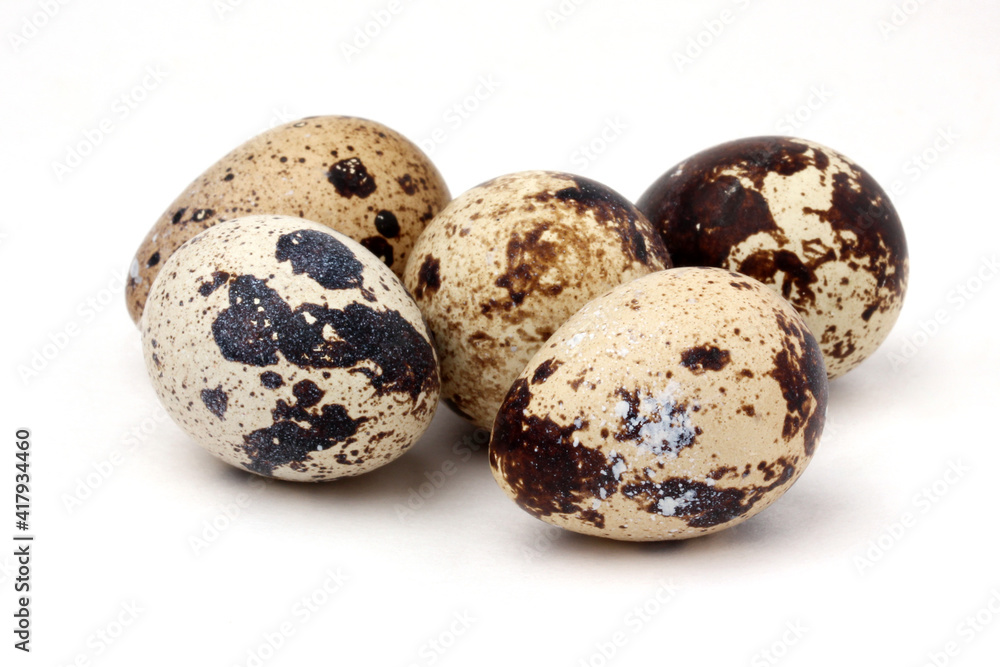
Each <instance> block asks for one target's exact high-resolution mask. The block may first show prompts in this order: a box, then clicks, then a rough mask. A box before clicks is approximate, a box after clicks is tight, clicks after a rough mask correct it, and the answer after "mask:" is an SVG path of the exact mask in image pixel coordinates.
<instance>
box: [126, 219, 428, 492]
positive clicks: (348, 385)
mask: <svg viewBox="0 0 1000 667" xmlns="http://www.w3.org/2000/svg"><path fill="white" fill-rule="evenodd" d="M140 329H141V332H142V340H143V350H144V355H145V359H146V368H147V370H148V372H149V377H150V379H151V380H152V383H153V386H154V388H155V389H156V393H157V394H158V395H159V398H160V400H161V401H162V403H163V405H164V407H165V408H166V410H167V412H168V413H169V414H170V416H171V417H172V418H173V419H174V421H175V422H176V423H177V424H178V425H179V426H180V427H181V428H182V429H183V430H184V431H186V432H187V433H188V434H189V435H190V436H191V437H192V438H193V439H194V440H195V441H197V442H198V444H200V445H201V446H202V447H204V448H205V449H207V450H208V451H209V452H211V453H212V454H214V455H216V456H218V457H219V458H221V459H222V460H224V461H226V462H227V463H230V464H232V465H234V466H237V467H240V468H244V469H246V470H249V471H251V472H255V473H257V474H259V475H264V476H268V477H277V478H280V479H286V480H294V481H307V482H309V481H324V480H330V479H336V478H338V477H345V476H349V475H359V474H361V473H364V472H367V471H369V470H372V469H373V468H377V467H378V466H381V465H383V464H385V463H387V462H389V461H392V460H393V459H395V458H396V457H398V456H399V455H401V454H402V453H403V452H405V451H406V450H407V449H408V448H409V447H410V446H411V445H413V443H414V442H416V441H417V439H418V438H419V437H420V435H421V434H422V433H423V432H424V430H425V429H426V428H427V426H428V424H429V423H430V421H431V418H432V417H433V415H434V410H435V408H436V406H437V400H438V390H439V383H438V371H437V360H436V357H435V354H434V348H433V347H432V346H431V343H430V339H429V334H428V332H427V330H426V328H425V325H424V322H423V319H422V318H421V316H420V311H419V310H418V309H417V306H416V304H415V303H414V302H413V299H412V298H410V296H409V294H407V292H406V290H405V288H404V287H403V285H402V284H401V283H400V281H399V279H398V278H397V277H396V276H395V274H393V272H392V271H391V270H390V269H389V268H388V267H387V266H385V264H383V263H382V262H380V261H379V260H378V258H376V257H375V256H374V255H372V254H371V253H370V252H368V251H367V250H366V249H365V248H363V247H362V246H361V245H359V244H358V243H356V242H355V241H352V240H351V239H349V238H348V237H346V236H344V235H343V234H339V233H337V232H334V231H333V230H331V229H329V228H328V227H325V226H323V225H320V224H317V223H314V222H309V221H306V220H302V219H299V218H293V217H285V216H250V217H246V218H239V219H236V220H232V221H228V222H225V223H223V224H220V225H216V226H213V227H211V228H210V229H208V230H206V231H204V232H202V233H201V234H198V235H197V236H195V237H194V238H192V239H190V240H189V241H188V242H187V243H185V244H184V245H183V246H181V247H180V248H179V249H178V250H177V252H175V253H174V254H173V255H172V256H171V257H170V258H168V259H167V260H166V261H165V262H164V265H163V270H162V271H160V274H159V275H158V276H157V278H156V280H155V282H154V283H153V288H152V290H151V292H150V295H149V300H148V302H147V304H146V308H145V310H144V312H143V316H142V319H141V321H140Z"/></svg>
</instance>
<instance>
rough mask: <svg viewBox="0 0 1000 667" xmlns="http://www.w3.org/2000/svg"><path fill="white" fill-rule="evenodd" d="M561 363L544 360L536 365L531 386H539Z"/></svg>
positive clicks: (553, 360) (554, 360)
mask: <svg viewBox="0 0 1000 667" xmlns="http://www.w3.org/2000/svg"><path fill="white" fill-rule="evenodd" d="M562 364H563V362H561V361H558V360H556V359H546V360H545V361H543V362H542V363H540V364H539V365H538V368H536V369H535V372H534V374H532V376H531V384H541V383H542V382H545V381H546V380H548V379H549V377H551V376H552V374H553V373H555V372H556V371H557V370H558V369H559V367H560V366H562Z"/></svg>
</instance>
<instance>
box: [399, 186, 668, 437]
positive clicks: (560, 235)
mask: <svg viewBox="0 0 1000 667" xmlns="http://www.w3.org/2000/svg"><path fill="white" fill-rule="evenodd" d="M669 266H670V258H669V256H668V255H667V252H666V249H665V248H664V246H663V243H662V241H661V240H660V239H659V237H658V236H657V234H656V232H655V231H654V230H653V228H652V227H651V226H650V224H649V222H648V221H647V220H646V219H645V218H643V216H642V215H641V214H640V213H639V212H638V211H637V210H636V208H635V206H633V205H632V203H631V202H629V201H627V200H626V199H625V198H623V197H622V196H621V195H619V194H618V193H617V192H615V191H614V190H612V189H610V188H608V187H607V186H604V185H601V184H600V183H596V182H594V181H592V180H589V179H586V178H583V177H580V176H574V175H572V174H564V173H558V172H546V171H527V172H520V173H516V174H509V175H506V176H501V177H499V178H496V179H493V180H491V181H488V182H486V183H483V184H482V185H479V186H477V187H475V188H473V189H471V190H469V191H468V192H466V193H464V194H463V195H461V196H460V197H458V198H457V199H455V200H454V201H452V202H451V203H450V204H449V205H448V206H447V207H446V208H445V209H444V210H443V211H442V212H441V213H439V214H438V215H437V216H436V217H435V218H434V220H432V221H431V223H430V224H429V225H428V226H427V229H426V230H424V233H423V234H421V236H420V238H419V239H418V240H417V243H416V245H415V246H414V248H413V254H412V255H411V258H410V261H409V262H408V263H407V266H406V272H405V273H404V276H403V280H404V282H405V284H406V286H407V288H408V289H409V290H410V291H411V293H412V294H413V295H414V297H415V298H416V301H417V304H418V305H419V306H420V309H421V311H422V312H423V313H424V317H425V318H426V319H427V322H428V325H429V326H430V328H431V331H432V332H433V333H434V339H435V344H436V345H437V348H438V354H439V355H440V357H441V381H442V396H443V397H444V400H445V401H446V402H447V403H448V404H449V405H451V406H452V407H453V408H454V409H455V410H456V411H458V412H459V413H460V414H462V415H463V416H465V417H466V418H467V419H469V420H470V421H472V422H473V423H475V424H476V425H478V426H480V427H481V428H490V426H491V425H492V424H493V417H494V416H495V415H496V411H497V408H499V407H500V402H501V401H502V400H503V397H504V395H506V393H507V390H508V389H509V388H510V383H511V381H513V379H514V378H515V377H516V376H517V374H518V373H519V372H521V370H522V369H523V368H524V365H525V364H526V363H527V362H528V360H529V359H530V358H531V356H532V355H533V354H534V353H535V351H536V350H537V349H538V348H539V347H540V346H541V345H542V343H544V342H545V340H546V339H548V337H549V336H550V335H551V334H552V332H553V331H555V330H556V328H558V327H559V325H560V324H562V323H563V322H564V321H565V320H566V319H567V318H568V317H569V316H570V315H572V314H573V313H574V312H576V311H577V310H578V309H579V308H580V307H581V306H583V305H584V304H585V303H586V302H587V301H589V300H590V299H592V298H593V297H595V296H597V295H599V294H602V293H604V292H606V291H607V290H608V289H610V288H612V287H614V286H615V285H618V284H620V283H622V282H626V281H628V280H631V279H633V278H637V277H639V276H642V275H646V274H647V273H650V272H651V271H658V270H661V269H664V268H667V267H669Z"/></svg>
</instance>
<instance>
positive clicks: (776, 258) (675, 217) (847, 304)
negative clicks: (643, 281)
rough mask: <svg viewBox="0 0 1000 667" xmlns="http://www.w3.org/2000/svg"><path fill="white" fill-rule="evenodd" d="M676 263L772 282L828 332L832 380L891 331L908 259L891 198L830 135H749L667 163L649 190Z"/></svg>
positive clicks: (648, 205)
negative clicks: (828, 143) (820, 139)
mask: <svg viewBox="0 0 1000 667" xmlns="http://www.w3.org/2000/svg"><path fill="white" fill-rule="evenodd" d="M638 207H639V209H640V210H642V212H643V213H644V214H645V215H646V216H647V217H648V218H649V220H650V221H651V222H652V223H653V224H654V225H656V226H657V227H658V229H659V231H660V233H661V234H662V236H663V240H664V241H665V242H666V244H667V248H668V249H669V250H670V254H671V257H672V258H673V260H674V263H675V264H676V265H677V266H715V267H721V268H725V269H731V270H733V271H738V272H740V273H743V274H746V275H748V276H751V277H753V278H756V279H757V280H759V281H761V282H763V283H766V284H768V285H771V286H772V287H773V288H774V289H775V290H776V291H778V292H779V293H780V294H781V295H782V296H784V297H785V298H786V299H788V300H789V301H791V302H792V304H794V306H795V307H796V308H797V309H798V311H799V313H801V314H802V316H803V317H804V318H805V321H806V323H807V324H808V325H809V327H810V329H811V330H812V332H813V334H815V336H816V338H817V340H818V341H819V344H820V348H821V349H822V350H823V357H824V358H825V360H826V369H827V372H828V373H829V374H830V378H831V379H832V378H836V377H839V376H841V375H843V374H844V373H846V372H848V371H849V370H851V369H853V368H854V367H856V366H857V365H858V364H860V363H861V362H862V361H864V360H865V359H866V358H867V357H868V356H870V355H871V354H872V353H873V352H874V351H875V349H876V348H877V347H878V346H879V345H881V343H882V342H883V341H884V340H885V339H886V337H887V336H888V335H889V330H890V329H891V328H892V326H893V324H895V322H896V319H897V318H898V317H899V313H900V311H901V310H902V307H903V297H904V295H905V293H906V284H907V274H908V269H909V260H908V256H907V248H906V237H905V235H904V233H903V227H902V225H901V223H900V221H899V216H898V215H897V213H896V209H895V208H893V205H892V202H891V201H889V196H888V195H887V194H886V192H885V191H884V190H883V189H882V188H881V187H880V186H879V184H878V183H876V182H875V180H874V179H873V178H872V177H871V176H870V175H869V174H868V172H866V171H865V170H864V169H862V168H861V167H859V166H858V165H856V164H855V163H853V162H851V161H850V160H848V159H847V158H846V157H844V156H843V155H841V154H839V153H837V152H836V151H833V150H831V149H829V148H826V147H824V146H820V145H819V144H815V143H813V142H811V141H805V140H803V139H792V138H786V137H754V138H749V139H740V140H737V141H731V142H729V143H725V144H722V145H720V146H716V147H715V148H711V149H708V150H706V151H703V152H701V153H698V154H697V155H694V156H692V157H690V158H688V159H687V160H685V161H683V162H681V163H680V164H678V165H677V166H675V167H674V168H673V169H671V170H669V171H668V172H666V173H665V174H664V175H663V176H662V177H661V178H660V179H659V180H657V181H656V183H654V184H653V185H652V186H651V187H650V188H649V189H648V190H647V191H646V193H645V194H644V195H643V196H642V197H641V198H640V199H639V201H638Z"/></svg>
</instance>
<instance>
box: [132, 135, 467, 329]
mask: <svg viewBox="0 0 1000 667" xmlns="http://www.w3.org/2000/svg"><path fill="white" fill-rule="evenodd" d="M450 198H451V196H450V194H449V193H448V187H447V186H446V185H445V182H444V179H443V178H442V177H441V174H440V173H438V170H437V169H436V168H435V167H434V165H433V164H432V163H431V161H430V159H429V158H428V157H427V156H426V155H424V153H423V152H422V151H421V150H420V149H419V148H418V147H417V146H416V145H415V144H413V143H412V142H410V141H409V140H407V139H406V138H405V137H403V136H402V135H401V134H399V133H397V132H395V131H393V130H391V129H389V128H388V127H386V126H384V125H382V124H380V123H376V122H374V121H370V120H365V119H363V118H349V117H344V116H316V117H313V118H304V119H302V120H299V121H295V122H293V123H288V124H286V125H282V126H280V127H276V128H273V129H271V130H268V131H267V132H264V133H263V134H260V135H258V136H256V137H254V138H252V139H250V140H249V141H247V142H246V143H244V144H243V145H241V146H239V147H238V148H236V149H235V150H233V151H232V152H231V153H229V154H228V155H226V156H225V157H223V158H222V159H221V160H219V161H218V162H216V163H215V164H214V165H212V166H211V167H209V168H208V170H207V171H205V173H203V174H202V175H201V176H199V177H198V178H197V179H195V181H194V182H193V183H191V185H189V186H188V187H187V189H185V190H184V192H183V193H181V195H180V196H179V197H177V199H176V200H174V202H173V203H172V204H171V205H170V206H169V207H168V208H167V210H166V211H164V213H163V215H161V216H160V219H159V220H157V221H156V224H154V225H153V227H152V229H150V230H149V233H148V234H147V235H146V238H145V239H144V240H143V242H142V244H141V245H140V246H139V250H138V251H137V252H136V255H135V257H134V258H133V260H132V263H131V267H130V271H129V280H128V283H127V284H126V294H125V296H126V301H127V305H128V310H129V314H131V316H132V319H133V320H134V321H136V322H138V321H139V316H140V315H141V314H142V309H143V305H144V304H145V302H146V297H147V295H148V294H149V289H150V286H151V285H152V282H153V280H154V279H155V278H156V275H157V273H159V271H160V270H161V268H162V267H163V263H164V262H165V261H166V260H167V258H168V257H170V255H171V254H173V252H174V251H175V250H176V249H177V248H179V247H180V246H181V244H183V243H184V242H185V241H187V240H188V239H189V238H191V237H192V236H194V235H195V234H197V233H199V232H201V231H202V230H204V229H207V228H208V227H211V226H212V225H214V224H216V223H218V222H222V221H223V220H229V219H232V218H238V217H240V216H247V215H257V214H277V215H291V216H297V217H300V218H306V219H308V220H314V221H316V222H320V223H322V224H324V225H327V226H328V227H330V228H332V229H336V230H337V231H339V232H342V233H343V234H346V235H347V236H349V237H351V238H352V239H354V240H356V241H358V242H360V243H361V245H363V246H365V247H366V248H367V249H368V250H370V251H372V253H373V254H374V255H376V256H377V257H379V258H380V259H382V261H383V262H385V263H386V264H387V265H389V266H390V267H392V269H393V270H394V271H395V272H396V274H397V275H402V272H403V267H404V266H405V265H406V257H407V254H408V253H409V251H410V248H411V247H412V246H413V243H414V241H416V239H417V236H419V235H420V232H421V231H422V230H423V228H424V226H425V225H426V224H427V223H428V222H429V221H430V219H431V218H432V217H434V215H435V214H436V213H437V212H438V211H440V210H441V208H443V207H444V205H445V204H447V203H448V201H449V199H450Z"/></svg>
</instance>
